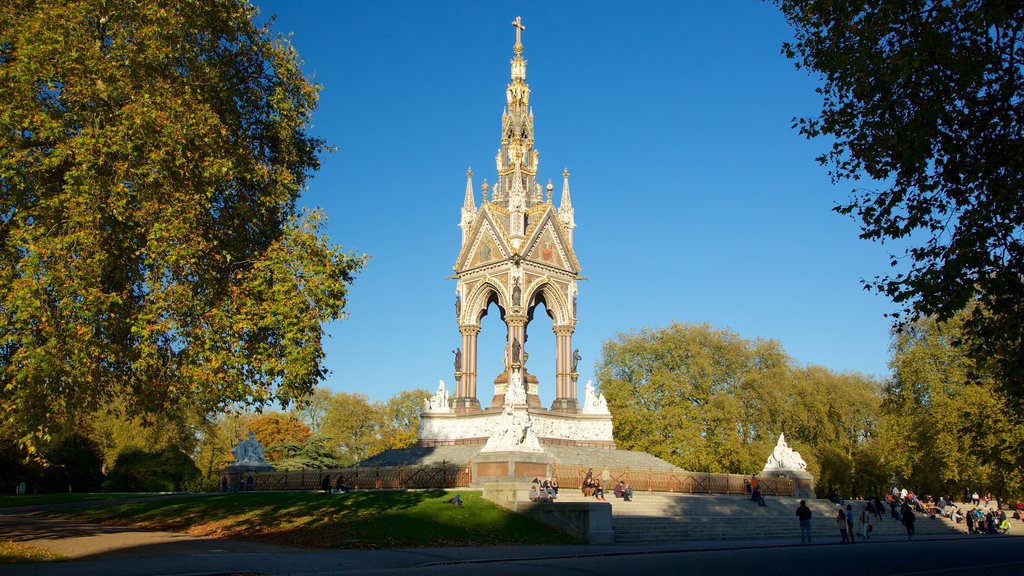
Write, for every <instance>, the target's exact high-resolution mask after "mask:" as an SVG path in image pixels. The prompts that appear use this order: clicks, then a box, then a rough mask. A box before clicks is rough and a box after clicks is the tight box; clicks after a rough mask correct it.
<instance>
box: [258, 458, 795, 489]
mask: <svg viewBox="0 0 1024 576" xmlns="http://www.w3.org/2000/svg"><path fill="white" fill-rule="evenodd" d="M472 470H473V466H472V462H470V463H467V464H454V463H450V462H446V463H442V464H439V465H429V466H404V467H403V466H380V467H372V468H366V467H353V468H332V469H329V470H328V469H324V470H293V471H281V472H259V473H253V475H252V476H253V480H254V483H253V488H254V489H256V490H318V489H319V488H320V483H321V482H322V481H323V478H324V475H328V476H330V479H331V485H332V486H334V485H335V483H336V482H337V480H338V476H341V481H342V483H343V484H348V485H350V486H352V487H353V488H355V489H356V490H371V489H404V488H456V487H467V486H469V485H471V484H472V483H473V472H472ZM587 470H588V468H586V467H584V466H582V465H579V464H559V463H554V464H552V465H551V475H552V476H555V477H557V478H558V484H559V486H560V487H561V488H570V489H571V488H581V487H582V486H583V478H584V476H585V475H586V472H587ZM603 471H604V468H600V469H598V470H595V471H594V476H595V477H596V478H600V477H601V475H602V472H603ZM608 472H609V477H610V482H609V483H610V486H609V488H610V487H611V486H614V485H615V484H617V483H618V482H619V480H622V481H625V482H629V484H630V486H632V488H633V490H636V491H642V492H675V493H682V494H746V493H747V485H746V484H745V482H744V481H745V480H748V479H749V477H748V476H745V475H743V474H711V473H700V472H681V471H668V470H651V469H630V468H608ZM759 486H760V488H761V493H762V494H764V495H765V496H792V495H793V481H792V480H791V479H789V478H761V479H760V485H759Z"/></svg>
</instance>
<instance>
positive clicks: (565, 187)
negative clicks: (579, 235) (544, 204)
mask: <svg viewBox="0 0 1024 576" xmlns="http://www.w3.org/2000/svg"><path fill="white" fill-rule="evenodd" d="M562 178H563V179H564V180H563V181H562V203H561V204H559V206H558V219H559V220H560V221H561V222H562V226H565V230H566V232H568V233H569V242H572V229H573V228H575V227H576V219H575V218H574V217H573V209H572V197H571V196H569V169H568V168H566V169H565V170H563V171H562Z"/></svg>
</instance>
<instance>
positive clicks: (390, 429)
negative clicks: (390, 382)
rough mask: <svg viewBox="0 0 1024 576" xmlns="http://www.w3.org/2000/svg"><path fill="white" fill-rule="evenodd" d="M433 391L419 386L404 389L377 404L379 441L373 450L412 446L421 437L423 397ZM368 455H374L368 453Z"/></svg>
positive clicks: (426, 396) (428, 395) (375, 451)
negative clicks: (412, 388) (413, 388)
mask: <svg viewBox="0 0 1024 576" xmlns="http://www.w3.org/2000/svg"><path fill="white" fill-rule="evenodd" d="M430 395H431V393H430V392H427V391H426V390H423V389H422V388H417V389H415V390H403V391H401V392H399V393H398V394H396V395H394V396H392V397H391V398H388V400H387V401H386V402H384V403H383V404H378V405H377V407H376V408H377V420H378V426H379V428H378V431H377V435H378V442H377V444H376V445H375V446H374V447H373V452H374V453H377V452H380V451H382V450H392V449H396V448H410V447H412V446H414V445H415V444H416V440H417V439H419V431H420V410H422V409H423V399H424V398H428V397H430ZM367 456H372V454H368V455H367Z"/></svg>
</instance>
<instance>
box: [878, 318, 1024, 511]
mask: <svg viewBox="0 0 1024 576" xmlns="http://www.w3.org/2000/svg"><path fill="white" fill-rule="evenodd" d="M969 317H970V312H969V311H965V312H963V313H961V314H959V315H957V316H954V317H953V318H951V319H950V320H948V321H946V322H938V321H936V319H935V318H926V319H922V320H919V321H918V322H916V323H914V324H912V325H910V326H908V327H907V328H906V329H905V330H903V331H901V332H899V333H898V334H896V335H895V337H894V338H893V344H892V349H893V359H892V363H891V365H892V368H893V372H894V377H893V379H892V380H891V381H890V382H889V383H888V385H887V386H886V390H885V400H886V401H885V404H884V406H885V411H884V417H883V431H882V434H881V435H880V438H881V439H882V441H883V442H884V445H885V452H886V453H887V455H888V458H889V459H890V460H891V462H892V468H893V469H894V471H895V472H896V474H897V477H898V479H899V480H901V481H903V482H905V483H906V484H907V485H908V486H910V487H912V488H914V489H916V490H918V491H920V492H924V493H931V494H952V493H959V492H960V490H962V489H963V488H966V487H971V488H974V489H976V490H979V491H992V492H993V493H996V494H1001V495H1003V496H1004V497H1007V496H1011V495H1017V496H1019V495H1021V494H1022V493H1024V483H1022V481H1021V478H1024V460H1022V458H1021V453H1022V446H1024V444H1022V439H1024V419H1022V418H1021V417H1020V415H1019V414H1016V413H1015V412H1013V411H1012V410H1010V409H1008V408H1007V406H1006V404H1005V402H1003V401H1002V398H1001V396H1000V394H999V392H998V388H997V384H996V381H995V379H994V378H993V377H992V375H990V374H985V373H984V371H983V370H980V369H979V368H978V365H977V361H976V360H975V359H974V358H973V357H972V356H971V355H969V354H966V353H965V352H964V351H963V350H962V349H961V348H959V347H957V346H955V345H954V342H956V341H957V340H958V339H960V332H961V331H963V330H968V329H969V327H968V324H967V322H968V318H969Z"/></svg>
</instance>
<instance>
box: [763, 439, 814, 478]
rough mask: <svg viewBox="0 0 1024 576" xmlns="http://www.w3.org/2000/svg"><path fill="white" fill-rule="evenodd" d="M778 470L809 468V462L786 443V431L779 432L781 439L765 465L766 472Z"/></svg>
mask: <svg viewBox="0 0 1024 576" xmlns="http://www.w3.org/2000/svg"><path fill="white" fill-rule="evenodd" d="M777 470H800V471H803V470H807V463H806V462H804V459H803V458H801V457H800V453H799V452H797V451H795V450H793V449H792V448H790V447H789V445H788V444H786V434H785V433H782V434H779V441H778V442H777V443H776V444H775V448H774V449H772V453H771V455H770V456H768V462H766V463H765V465H764V471H765V472H769V471H777Z"/></svg>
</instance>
